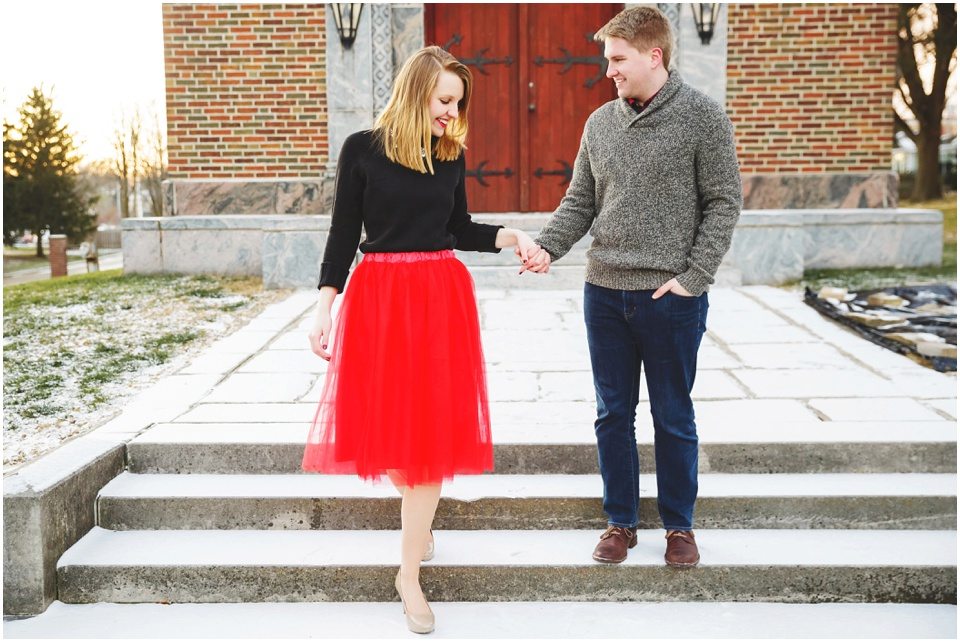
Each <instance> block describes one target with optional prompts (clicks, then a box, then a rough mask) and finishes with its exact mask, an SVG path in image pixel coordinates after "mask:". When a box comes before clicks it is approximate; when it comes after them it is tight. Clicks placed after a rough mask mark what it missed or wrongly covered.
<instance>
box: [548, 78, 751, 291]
mask: <svg viewBox="0 0 960 642" xmlns="http://www.w3.org/2000/svg"><path fill="white" fill-rule="evenodd" d="M742 206H743V195H742V191H741V185H740V169H739V164H738V162H737V154H736V147H735V144H734V139H733V125H732V124H731V122H730V119H729V118H727V115H726V113H724V110H723V107H721V106H720V105H719V104H717V103H716V102H715V101H713V100H712V99H710V98H708V97H707V96H705V95H704V94H702V93H701V92H699V91H697V90H696V89H694V88H692V87H690V86H689V85H687V84H686V83H684V82H683V80H682V79H681V78H680V76H679V74H677V72H675V71H672V72H670V75H669V78H668V79H667V82H666V84H665V85H664V86H663V88H662V89H661V90H660V91H659V93H657V94H656V95H655V96H654V98H653V100H652V101H651V102H650V104H648V105H647V106H646V107H645V108H644V109H643V111H641V112H640V113H639V114H638V113H636V111H634V109H633V108H632V107H631V106H630V105H629V104H627V101H626V100H623V99H619V98H618V99H616V100H612V101H610V102H608V103H606V104H605V105H603V106H602V107H600V108H599V109H597V110H596V111H595V112H593V113H592V114H591V115H590V117H589V118H588V119H587V123H586V125H585V126H584V128H583V136H582V138H581V140H580V151H579V152H578V153H577V159H576V162H575V163H574V167H573V178H572V180H571V182H570V186H569V187H568V188H567V193H566V195H564V197H563V199H562V200H561V201H560V205H559V207H558V208H557V211H556V212H554V214H553V216H552V217H551V218H550V220H549V221H548V222H547V224H546V225H545V226H544V228H543V230H541V232H540V235H539V237H538V238H537V239H536V242H537V243H538V244H539V245H540V246H541V247H543V248H544V249H545V250H546V251H547V252H549V253H550V258H551V261H555V260H557V259H559V258H560V257H562V256H563V255H564V254H566V253H567V252H568V251H570V248H571V247H572V246H573V244H574V243H576V242H577V241H579V240H580V239H581V238H583V236H584V235H585V234H586V233H587V231H588V230H589V231H590V232H591V234H592V235H593V243H592V244H591V246H590V249H589V250H587V270H586V281H587V282H588V283H592V284H594V285H599V286H601V287H606V288H613V289H618V290H647V289H656V288H659V287H660V286H661V285H663V284H664V283H666V282H667V281H669V280H670V279H672V278H673V277H676V278H677V281H678V282H679V283H680V285H682V286H683V287H684V288H686V289H687V290H688V291H689V292H690V293H691V294H693V295H699V294H702V293H703V292H705V291H706V290H707V289H708V288H709V285H710V284H711V283H713V277H714V275H715V274H716V273H717V269H718V268H719V267H720V261H721V260H722V259H723V255H724V254H726V252H727V250H728V249H729V248H730V239H731V237H732V236H733V228H734V226H735V225H736V223H737V219H738V218H739V216H740V210H741V208H742Z"/></svg>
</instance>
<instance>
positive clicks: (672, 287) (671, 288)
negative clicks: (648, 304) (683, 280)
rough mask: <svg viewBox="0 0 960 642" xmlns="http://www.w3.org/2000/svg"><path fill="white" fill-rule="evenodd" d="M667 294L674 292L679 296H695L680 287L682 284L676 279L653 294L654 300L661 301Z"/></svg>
mask: <svg viewBox="0 0 960 642" xmlns="http://www.w3.org/2000/svg"><path fill="white" fill-rule="evenodd" d="M667 292H673V293H674V294H677V295H679V296H693V295H692V294H690V292H688V291H687V289H686V288H685V287H683V286H682V285H680V282H679V281H677V279H676V277H674V278H672V279H670V280H669V281H667V282H666V283H664V284H663V285H661V286H660V287H659V288H658V289H657V291H656V292H654V293H653V298H654V299H659V298H660V297H662V296H663V295H664V294H666V293H667Z"/></svg>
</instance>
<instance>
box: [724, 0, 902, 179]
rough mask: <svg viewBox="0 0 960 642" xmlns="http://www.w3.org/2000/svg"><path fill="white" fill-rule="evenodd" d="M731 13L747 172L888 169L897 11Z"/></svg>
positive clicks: (731, 82) (817, 7) (801, 8)
mask: <svg viewBox="0 0 960 642" xmlns="http://www.w3.org/2000/svg"><path fill="white" fill-rule="evenodd" d="M727 7H728V11H729V16H728V17H729V32H728V42H729V49H728V54H727V55H728V58H727V112H728V114H729V115H730V118H731V120H733V123H734V125H735V126H736V131H737V145H738V150H737V151H738V154H739V158H740V163H741V169H742V170H743V172H745V173H751V172H753V173H772V172H872V171H884V170H889V169H890V148H891V145H892V142H891V141H892V136H893V118H892V111H891V109H892V107H891V101H892V90H893V82H894V74H895V71H896V49H897V41H896V28H897V5H896V4H886V5H878V4H862V5H852V4H830V5H823V4H730V5H727Z"/></svg>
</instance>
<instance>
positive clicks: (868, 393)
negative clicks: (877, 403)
mask: <svg viewBox="0 0 960 642" xmlns="http://www.w3.org/2000/svg"><path fill="white" fill-rule="evenodd" d="M730 374H732V375H733V376H734V377H736V378H737V379H738V380H739V381H740V382H741V383H742V384H743V385H744V386H746V387H747V388H748V389H749V390H750V391H751V392H752V393H753V394H754V395H756V396H757V397H761V398H784V397H785V398H788V399H811V398H814V397H897V396H900V395H901V393H900V392H899V390H898V388H897V386H896V385H895V383H894V382H892V381H889V380H887V379H883V378H881V377H880V376H879V375H875V374H873V373H871V372H868V371H866V370H863V369H861V370H860V371H852V370H821V369H812V368H792V369H789V370H770V369H756V370H744V369H740V370H731V371H730Z"/></svg>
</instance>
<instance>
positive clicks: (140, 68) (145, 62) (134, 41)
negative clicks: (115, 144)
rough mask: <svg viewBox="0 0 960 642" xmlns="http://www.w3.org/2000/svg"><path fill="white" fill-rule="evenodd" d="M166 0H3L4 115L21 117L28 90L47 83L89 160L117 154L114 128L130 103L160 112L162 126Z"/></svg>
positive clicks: (1, 72)
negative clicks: (163, 0)
mask: <svg viewBox="0 0 960 642" xmlns="http://www.w3.org/2000/svg"><path fill="white" fill-rule="evenodd" d="M160 5H161V3H160V1H159V0H127V1H126V2H117V1H115V0H89V1H86V2H64V1H54V0H31V1H30V2H8V3H4V6H3V9H2V10H0V12H2V16H3V44H4V47H3V57H2V60H0V78H2V81H3V84H2V91H3V117H4V119H6V120H7V121H14V120H17V110H18V108H19V107H20V105H21V104H22V103H23V102H24V101H25V100H26V98H27V96H28V95H29V93H30V90H31V89H32V88H33V87H34V86H38V85H42V86H43V89H44V90H45V92H46V93H47V94H48V95H52V96H53V106H54V108H55V109H57V110H58V111H60V113H61V114H62V115H63V120H64V122H66V123H67V125H68V127H69V129H70V131H71V132H72V133H73V134H74V136H75V140H76V142H77V143H78V147H79V148H80V150H81V154H82V155H83V156H84V161H85V162H87V161H92V160H96V159H100V158H110V157H111V155H112V151H111V138H112V132H113V130H114V127H115V124H116V122H117V121H118V119H119V116H120V114H121V113H122V112H123V111H124V110H127V111H130V110H132V109H133V108H134V106H137V105H139V106H140V108H141V113H143V114H152V113H157V115H158V116H159V117H160V123H161V126H162V127H163V126H164V122H165V121H164V79H163V24H162V23H161V17H160ZM144 120H145V121H146V120H149V121H151V122H152V117H149V118H145V119H144Z"/></svg>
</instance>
